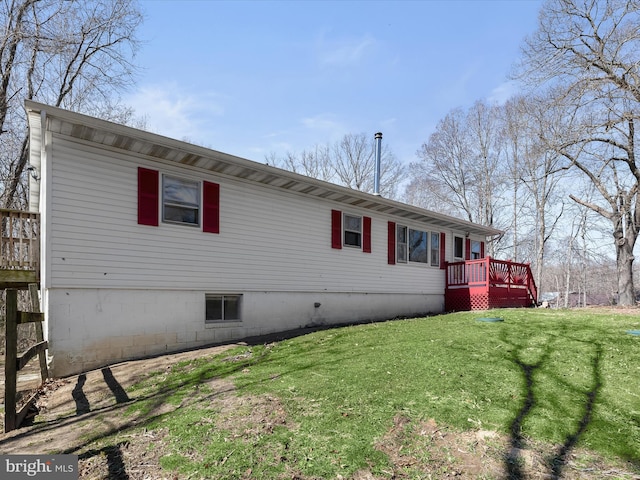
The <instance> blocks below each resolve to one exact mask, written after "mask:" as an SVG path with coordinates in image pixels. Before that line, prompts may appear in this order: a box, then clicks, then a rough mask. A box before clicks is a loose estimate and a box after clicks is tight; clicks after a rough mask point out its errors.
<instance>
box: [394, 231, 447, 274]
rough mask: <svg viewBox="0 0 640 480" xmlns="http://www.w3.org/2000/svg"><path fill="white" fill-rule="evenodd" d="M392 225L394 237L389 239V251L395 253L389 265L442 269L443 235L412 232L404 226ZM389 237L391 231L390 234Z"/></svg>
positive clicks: (443, 255)
mask: <svg viewBox="0 0 640 480" xmlns="http://www.w3.org/2000/svg"><path fill="white" fill-rule="evenodd" d="M389 225H390V227H389V228H391V225H393V228H394V230H395V237H390V243H389V251H394V252H395V257H394V258H391V257H390V259H389V262H388V263H389V264H390V265H393V264H395V263H396V262H397V263H407V262H415V263H425V264H427V265H431V266H432V267H439V268H443V265H442V261H443V260H444V258H445V249H444V241H445V234H444V233H440V232H424V231H422V230H413V229H411V228H408V227H406V226H404V225H396V224H395V223H393V222H389ZM389 234H390V235H391V230H390V233H389Z"/></svg>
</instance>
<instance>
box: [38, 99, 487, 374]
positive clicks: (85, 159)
mask: <svg viewBox="0 0 640 480" xmlns="http://www.w3.org/2000/svg"><path fill="white" fill-rule="evenodd" d="M26 109H27V112H28V117H29V128H30V159H29V161H30V168H31V180H30V197H29V203H30V210H31V211H38V212H40V221H41V272H40V278H41V292H42V308H43V312H44V313H45V319H46V320H45V323H46V325H45V331H46V333H45V336H46V337H47V339H48V342H49V355H50V360H51V368H52V371H53V374H54V375H57V376H63V375H68V374H72V373H77V372H81V371H85V370H87V369H91V368H96V367H99V366H102V365H105V364H108V363H112V362H116V361H121V360H126V359H132V358H138V357H143V356H147V355H152V354H159V353H162V352H170V351H177V350H181V349H186V348H192V347H196V346H201V345H206V344H213V343H218V342H225V341H229V340H234V339H240V338H243V337H247V336H254V335H262V334H267V333H273V332H279V331H285V330H289V329H294V328H297V327H304V326H311V325H325V324H338V323H345V322H359V321H366V320H381V319H387V318H393V317H396V316H409V315H419V314H424V313H428V312H441V311H442V310H443V308H444V288H445V274H444V271H445V270H443V269H442V267H443V266H444V262H445V261H453V260H461V259H464V258H468V257H470V256H471V254H473V256H475V257H481V256H484V240H485V239H486V237H487V236H491V235H495V234H497V233H499V231H498V230H495V229H492V228H487V227H483V226H480V225H476V224H473V223H469V222H466V221H463V220H459V219H456V218H452V217H449V216H446V215H442V214H439V213H435V212H431V211H428V210H424V209H421V208H417V207H413V206H410V205H405V204H403V203H399V202H396V201H392V200H388V199H385V198H382V197H380V196H376V195H371V194H367V193H362V192H359V191H355V190H351V189H348V188H345V187H341V186H338V185H334V184H331V183H327V182H323V181H319V180H316V179H313V178H309V177H305V176H302V175H298V174H295V173H291V172H288V171H284V170H281V169H278V168H274V167H271V166H267V165H263V164H261V163H256V162H253V161H249V160H246V159H243V158H238V157H234V156H232V155H228V154H225V153H221V152H217V151H214V150H209V149H206V148H203V147H199V146H196V145H191V144H188V143H185V142H181V141H178V140H173V139H170V138H166V137H163V136H160V135H155V134H152V133H149V132H145V131H141V130H137V129H134V128H130V127H125V126H122V125H117V124H114V123H110V122H107V121H103V120H99V119H96V118H92V117H88V116H85V115H80V114H77V113H73V112H69V111H66V110H62V109H59V108H54V107H51V106H48V105H43V104H39V103H36V102H32V101H27V102H26Z"/></svg>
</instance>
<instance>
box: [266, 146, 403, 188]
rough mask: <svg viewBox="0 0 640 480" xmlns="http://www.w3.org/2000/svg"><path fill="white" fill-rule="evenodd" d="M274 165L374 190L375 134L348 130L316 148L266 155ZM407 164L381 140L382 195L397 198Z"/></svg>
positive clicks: (321, 178)
mask: <svg viewBox="0 0 640 480" xmlns="http://www.w3.org/2000/svg"><path fill="white" fill-rule="evenodd" d="M266 160H267V163H268V164H269V165H274V166H277V167H280V168H284V169H286V170H290V171H292V172H296V173H300V174H302V175H307V176H309V177H313V178H318V179H320V180H326V181H329V182H336V183H338V184H340V185H344V186H346V187H349V188H353V189H354V190H360V191H363V192H370V193H371V192H373V184H374V170H375V152H374V143H373V136H371V137H368V136H367V135H366V134H364V133H359V134H352V133H349V134H346V135H344V136H343V137H342V138H341V139H340V140H339V141H337V142H335V143H333V144H330V143H328V144H326V145H320V146H318V145H316V147H315V148H314V150H312V151H309V150H303V151H302V152H300V153H299V154H296V153H291V152H288V153H287V154H286V155H285V156H284V157H282V158H278V157H277V155H275V154H273V153H272V154H270V155H268V156H267V158H266ZM403 172H404V168H403V166H402V165H401V164H400V162H399V161H398V159H397V158H396V157H395V155H394V154H393V152H391V150H390V149H389V147H387V146H386V145H385V143H384V142H383V143H382V151H381V168H380V192H379V193H380V195H382V196H385V197H387V198H395V197H396V195H397V188H398V183H399V182H400V180H401V179H402V177H403Z"/></svg>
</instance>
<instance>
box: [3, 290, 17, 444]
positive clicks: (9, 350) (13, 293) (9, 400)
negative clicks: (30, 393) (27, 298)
mask: <svg viewBox="0 0 640 480" xmlns="http://www.w3.org/2000/svg"><path fill="white" fill-rule="evenodd" d="M5 308H6V321H5V328H6V337H5V365H4V431H5V433H6V432H10V431H11V430H14V429H15V428H16V394H17V385H16V383H17V380H18V371H17V365H16V362H17V358H18V291H17V290H16V289H14V288H10V289H7V298H6V304H5Z"/></svg>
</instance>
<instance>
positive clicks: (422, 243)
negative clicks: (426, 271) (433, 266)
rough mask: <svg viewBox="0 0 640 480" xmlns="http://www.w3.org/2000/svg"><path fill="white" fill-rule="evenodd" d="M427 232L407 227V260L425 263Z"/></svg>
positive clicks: (426, 260)
mask: <svg viewBox="0 0 640 480" xmlns="http://www.w3.org/2000/svg"><path fill="white" fill-rule="evenodd" d="M427 242H428V238H427V232H422V231H420V230H411V229H409V261H410V262H419V263H427V262H428V257H427V244H428V243H427Z"/></svg>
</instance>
